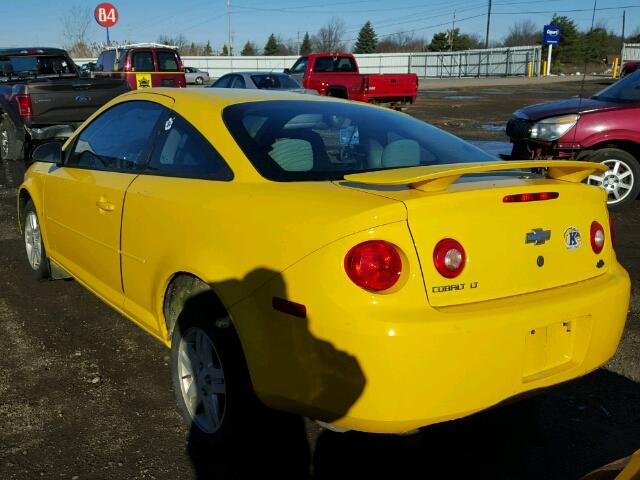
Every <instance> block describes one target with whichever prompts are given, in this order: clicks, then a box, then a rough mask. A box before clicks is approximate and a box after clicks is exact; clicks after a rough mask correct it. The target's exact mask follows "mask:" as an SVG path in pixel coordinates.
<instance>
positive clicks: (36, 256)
mask: <svg viewBox="0 0 640 480" xmlns="http://www.w3.org/2000/svg"><path fill="white" fill-rule="evenodd" d="M24 245H25V247H26V249H27V259H28V260H29V265H31V268H33V269H34V270H38V268H40V263H41V262H42V241H41V239H40V225H39V224H38V217H37V216H36V214H35V213H33V212H29V213H28V214H27V218H26V219H25V224H24Z"/></svg>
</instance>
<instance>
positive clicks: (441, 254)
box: [433, 238, 467, 278]
mask: <svg viewBox="0 0 640 480" xmlns="http://www.w3.org/2000/svg"><path fill="white" fill-rule="evenodd" d="M466 260H467V256H466V254H465V252H464V248H462V245H460V242H458V241H457V240H454V239H452V238H445V239H443V240H440V241H439V242H438V244H437V245H436V248H434V249H433V264H434V265H435V267H436V270H438V272H439V273H440V275H442V276H443V277H446V278H454V277H457V276H458V275H460V274H461V273H462V270H464V264H465V263H466Z"/></svg>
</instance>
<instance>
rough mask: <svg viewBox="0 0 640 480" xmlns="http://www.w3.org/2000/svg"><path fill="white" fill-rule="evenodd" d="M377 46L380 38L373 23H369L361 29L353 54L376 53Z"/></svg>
mask: <svg viewBox="0 0 640 480" xmlns="http://www.w3.org/2000/svg"><path fill="white" fill-rule="evenodd" d="M377 46H378V37H377V36H376V32H375V30H374V29H373V26H372V25H371V22H369V21H368V22H367V23H365V24H364V25H363V26H362V28H361V29H360V33H359V34H358V40H356V44H355V47H354V49H353V53H374V52H375V51H376V47H377Z"/></svg>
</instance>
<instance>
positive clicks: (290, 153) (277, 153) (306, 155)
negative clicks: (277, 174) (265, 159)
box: [269, 138, 313, 172]
mask: <svg viewBox="0 0 640 480" xmlns="http://www.w3.org/2000/svg"><path fill="white" fill-rule="evenodd" d="M269 156H270V157H271V158H272V159H273V160H274V161H275V162H276V163H277V164H278V165H279V166H280V167H281V168H282V169H283V170H285V171H287V172H308V171H309V170H311V169H312V168H313V149H312V148H311V143H310V142H308V141H306V140H302V139H299V138H279V139H277V140H276V141H275V142H274V144H273V145H271V151H270V152H269Z"/></svg>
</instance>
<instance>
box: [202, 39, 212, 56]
mask: <svg viewBox="0 0 640 480" xmlns="http://www.w3.org/2000/svg"><path fill="white" fill-rule="evenodd" d="M202 54H203V55H205V56H210V55H212V54H213V48H211V42H210V41H209V40H207V44H206V45H205V46H204V48H203V49H202Z"/></svg>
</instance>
